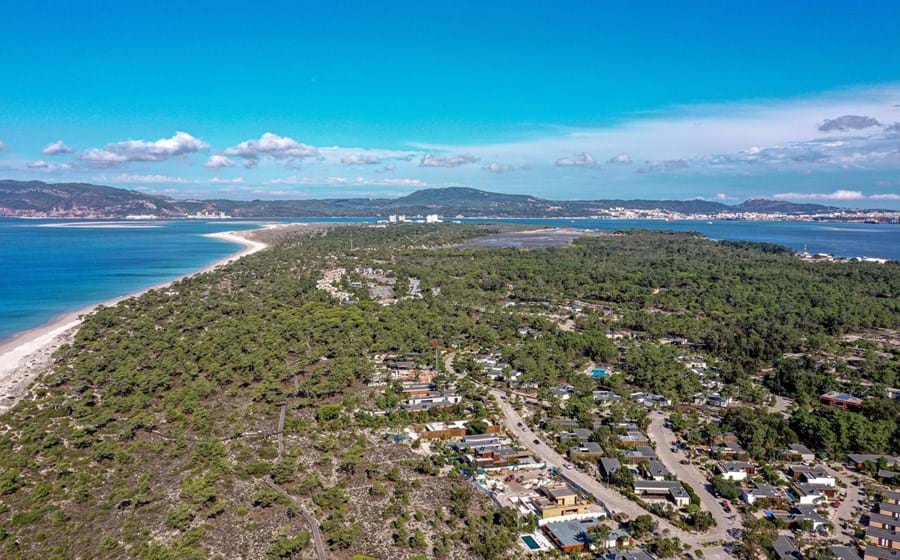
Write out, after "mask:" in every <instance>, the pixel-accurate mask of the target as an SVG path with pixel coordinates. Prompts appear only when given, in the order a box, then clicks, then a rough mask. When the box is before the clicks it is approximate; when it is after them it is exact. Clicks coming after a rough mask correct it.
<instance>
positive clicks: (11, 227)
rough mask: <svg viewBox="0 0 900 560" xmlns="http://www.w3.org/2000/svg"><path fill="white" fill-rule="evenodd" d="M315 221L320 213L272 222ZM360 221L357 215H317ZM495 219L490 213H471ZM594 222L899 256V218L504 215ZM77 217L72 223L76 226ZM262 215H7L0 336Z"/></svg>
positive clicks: (167, 268) (185, 255)
mask: <svg viewBox="0 0 900 560" xmlns="http://www.w3.org/2000/svg"><path fill="white" fill-rule="evenodd" d="M265 221H266V222H272V221H307V222H308V221H316V220H265ZM319 221H359V220H343V219H335V220H319ZM467 221H489V220H467ZM506 221H512V222H515V223H529V224H535V225H548V226H570V227H580V228H591V229H608V230H618V229H628V228H645V229H667V230H678V231H698V232H700V233H703V234H704V235H706V236H707V237H710V238H713V239H735V240H747V241H764V242H769V243H779V244H782V245H785V246H787V247H790V248H792V249H795V250H802V249H803V248H804V246H806V247H807V249H808V250H809V251H811V252H825V253H832V254H834V255H838V256H868V257H882V258H891V259H898V260H900V226H896V225H868V224H838V223H833V224H832V223H827V224H826V223H808V222H714V223H712V224H707V223H706V222H697V221H689V222H661V221H654V220H616V221H612V220H506ZM73 224H74V225H73ZM258 225H259V222H243V221H241V222H239V221H224V222H206V221H198V220H186V221H166V222H146V223H145V222H137V223H134V222H132V223H128V222H126V223H111V222H103V223H100V224H99V225H93V226H92V225H89V224H85V223H84V222H78V221H72V220H17V219H0V341H2V340H4V339H6V338H9V337H10V336H12V335H13V334H15V333H17V332H20V331H23V330H27V329H31V328H34V327H38V326H40V325H43V324H45V323H47V322H49V321H51V320H53V319H54V318H56V317H58V316H60V315H62V314H64V313H67V312H70V311H73V310H76V309H80V308H82V307H86V306H88V305H91V304H94V303H97V302H100V301H106V300H109V299H112V298H115V297H118V296H122V295H126V294H129V293H132V292H136V291H138V290H141V289H143V288H146V287H148V286H153V285H155V284H158V283H161V282H165V281H167V280H172V279H174V278H177V277H179V276H182V275H184V274H187V273H190V272H192V271H195V270H198V269H200V268H203V267H204V266H206V265H208V264H210V263H212V262H215V261H216V260H218V259H220V258H223V257H225V256H227V255H229V254H231V253H234V252H236V251H237V250H238V249H239V248H238V246H237V245H235V244H232V243H229V242H227V241H222V240H218V239H213V238H209V237H204V236H203V234H205V233H214V232H220V231H229V230H241V229H252V228H255V227H258Z"/></svg>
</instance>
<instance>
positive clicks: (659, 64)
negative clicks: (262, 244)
mask: <svg viewBox="0 0 900 560" xmlns="http://www.w3.org/2000/svg"><path fill="white" fill-rule="evenodd" d="M0 13H2V14H3V15H2V17H0V178H6V179H21V180H31V179H36V180H42V181H48V182H64V181H65V182H69V181H81V182H91V183H96V184H106V185H113V186H118V187H124V188H131V189H137V190H141V191H145V192H150V193H156V194H164V195H167V196H172V197H176V198H207V197H227V198H233V199H255V198H259V199H284V198H343V197H395V196H402V195H404V194H407V193H409V192H412V191H415V190H418V189H421V188H429V187H447V186H470V187H475V188H481V189H485V190H491V191H497V192H507V193H523V194H532V195H535V196H540V197H545V198H551V199H609V198H649V199H692V198H704V199H708V200H718V201H722V202H725V203H737V202H740V201H742V200H745V199H748V198H758V197H766V198H778V199H784V200H794V201H816V202H822V203H826V204H836V205H842V206H852V207H875V208H900V124H898V123H900V63H898V61H900V32H898V30H897V23H898V22H900V2H896V1H895V0H894V1H877V0H873V1H867V2H850V1H848V2H834V1H828V0H819V1H815V2H813V1H795V2H768V1H760V2H753V3H740V4H738V3H734V2H721V1H710V2H678V3H675V2H639V1H635V2H616V3H612V2H600V1H596V0H595V1H585V2H575V1H572V2H567V1H559V2H546V1H543V2H530V1H527V0H520V1H517V2H502V1H493V2H484V1H481V2H468V1H459V0H457V1H454V2H422V1H421V0H420V1H418V2H372V1H368V2H363V1H359V2H357V1H354V2H338V1H335V2H316V3H309V2H302V1H293V2H279V1H270V2H265V3H261V4H259V5H258V6H252V7H251V6H249V5H247V4H246V3H245V2H229V1H227V0H219V1H216V2H205V1H192V2H167V1H156V2H141V3H128V2H118V1H107V2H100V1H91V0H84V1H80V2H74V1H72V2H66V1H61V0H60V1H57V2H54V3H49V4H48V3H40V2H13V1H11V0H0Z"/></svg>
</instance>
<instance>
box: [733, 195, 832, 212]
mask: <svg viewBox="0 0 900 560" xmlns="http://www.w3.org/2000/svg"><path fill="white" fill-rule="evenodd" d="M735 209H738V210H740V211H741V212H765V213H772V212H784V213H786V214H815V213H816V212H829V211H832V210H838V208H836V207H834V206H823V205H821V204H797V203H795V202H788V201H785V200H769V199H767V198H752V199H750V200H746V201H744V202H742V203H740V204H738V205H737V206H736V207H735Z"/></svg>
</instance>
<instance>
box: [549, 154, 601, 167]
mask: <svg viewBox="0 0 900 560" xmlns="http://www.w3.org/2000/svg"><path fill="white" fill-rule="evenodd" d="M555 165H556V167H597V160H595V159H594V156H592V155H591V154H589V153H588V152H581V153H580V154H575V155H574V156H570V157H563V158H559V159H558V160H556V163H555Z"/></svg>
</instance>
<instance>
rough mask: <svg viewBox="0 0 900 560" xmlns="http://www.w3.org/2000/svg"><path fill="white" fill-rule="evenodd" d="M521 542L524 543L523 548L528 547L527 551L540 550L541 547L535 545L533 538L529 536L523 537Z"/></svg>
mask: <svg viewBox="0 0 900 560" xmlns="http://www.w3.org/2000/svg"><path fill="white" fill-rule="evenodd" d="M522 542H523V543H525V546H527V547H528V550H540V549H541V545H539V544H538V543H537V541H536V540H534V537H532V536H531V535H525V536H523V537H522Z"/></svg>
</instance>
